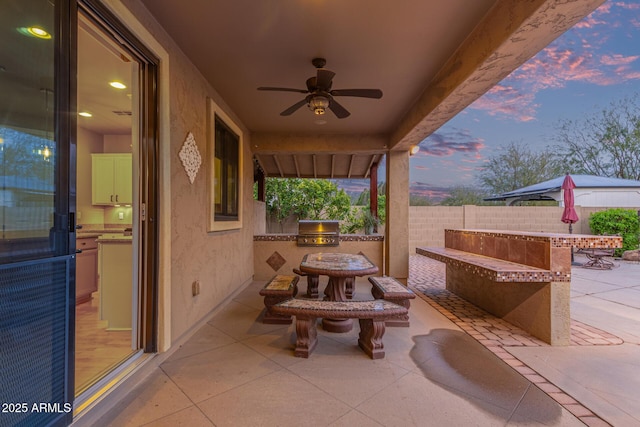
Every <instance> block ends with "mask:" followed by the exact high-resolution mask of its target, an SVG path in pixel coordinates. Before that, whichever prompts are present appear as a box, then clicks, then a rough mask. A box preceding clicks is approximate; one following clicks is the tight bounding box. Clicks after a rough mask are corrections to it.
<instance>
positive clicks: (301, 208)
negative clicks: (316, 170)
mask: <svg viewBox="0 0 640 427" xmlns="http://www.w3.org/2000/svg"><path fill="white" fill-rule="evenodd" d="M299 191H300V199H299V200H298V201H297V202H298V203H297V206H296V209H295V210H296V213H297V214H298V215H299V216H300V218H305V219H343V218H345V217H346V216H347V214H348V213H349V209H350V208H351V199H350V198H349V196H348V195H347V193H345V191H344V190H342V189H338V186H337V185H336V184H335V183H333V182H331V181H327V180H324V179H303V180H301V182H300V186H299Z"/></svg>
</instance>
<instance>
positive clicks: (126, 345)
mask: <svg viewBox="0 0 640 427" xmlns="http://www.w3.org/2000/svg"><path fill="white" fill-rule="evenodd" d="M99 311H100V296H99V293H98V292H95V293H94V295H93V298H92V299H90V300H89V301H87V302H83V303H82V304H78V305H76V342H75V345H76V348H75V355H76V359H75V390H76V394H79V393H81V392H82V391H83V390H85V389H86V388H88V387H89V386H91V385H92V384H93V383H94V382H95V381H96V380H98V379H100V378H102V377H103V376H104V375H105V374H106V373H107V372H109V371H111V370H112V369H114V368H115V367H116V366H118V365H119V364H120V363H122V361H124V360H126V359H127V357H129V356H130V355H131V354H132V353H133V350H132V349H131V346H132V343H131V330H128V331H109V330H107V323H108V322H107V321H106V320H100V313H99Z"/></svg>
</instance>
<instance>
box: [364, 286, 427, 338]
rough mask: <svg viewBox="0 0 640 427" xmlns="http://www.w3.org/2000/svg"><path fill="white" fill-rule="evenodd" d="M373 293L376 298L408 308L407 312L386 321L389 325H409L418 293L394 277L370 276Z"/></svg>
mask: <svg viewBox="0 0 640 427" xmlns="http://www.w3.org/2000/svg"><path fill="white" fill-rule="evenodd" d="M369 282H371V295H373V297H374V298H375V299H384V300H387V301H391V302H392V303H394V304H398V305H400V306H402V307H405V308H406V309H407V314H403V315H400V316H398V317H394V318H392V319H389V320H387V321H386V322H385V324H386V325H387V326H401V327H409V312H408V311H409V308H410V307H411V302H410V301H409V300H411V299H414V298H415V297H416V294H414V293H413V291H412V290H411V289H409V288H407V287H406V286H404V285H403V284H402V283H400V282H399V281H398V280H396V279H394V278H393V277H388V276H383V277H369Z"/></svg>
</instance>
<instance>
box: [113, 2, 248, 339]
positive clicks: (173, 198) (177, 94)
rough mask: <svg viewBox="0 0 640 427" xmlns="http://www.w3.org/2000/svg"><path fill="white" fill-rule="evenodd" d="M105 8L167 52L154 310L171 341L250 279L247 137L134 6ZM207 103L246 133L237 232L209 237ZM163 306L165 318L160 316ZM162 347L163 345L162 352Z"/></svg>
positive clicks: (161, 33) (210, 89)
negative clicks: (195, 153) (186, 151)
mask: <svg viewBox="0 0 640 427" xmlns="http://www.w3.org/2000/svg"><path fill="white" fill-rule="evenodd" d="M107 3H108V5H111V7H112V9H115V10H116V12H118V10H121V9H122V7H121V5H124V6H125V7H126V8H127V9H129V10H130V11H131V13H132V15H133V16H134V17H135V18H132V17H131V16H129V17H126V16H125V15H126V13H124V12H123V13H120V14H119V15H120V18H121V19H122V20H123V21H124V22H125V24H126V25H127V26H129V27H130V28H133V29H134V33H135V32H136V28H140V24H141V28H143V29H146V30H144V31H148V32H149V33H150V36H151V39H149V35H146V36H145V35H144V31H143V30H138V31H137V34H136V35H139V37H140V38H141V39H142V41H143V43H145V44H146V45H147V46H148V47H150V48H151V49H152V50H154V46H155V50H164V51H165V53H166V56H164V57H163V58H161V65H162V66H161V69H160V80H161V82H160V85H159V86H160V90H159V93H160V97H161V104H163V107H161V114H160V129H161V130H160V133H161V140H162V142H163V146H162V147H161V149H160V151H161V174H162V176H161V188H160V193H161V198H162V200H161V203H162V204H163V215H162V217H161V218H160V220H161V221H162V222H163V226H162V230H163V232H162V233H163V235H162V236H161V241H162V242H164V244H163V247H162V249H161V254H160V256H161V261H160V264H161V273H160V275H161V278H162V280H161V289H160V300H161V307H160V311H161V322H163V321H164V322H166V323H170V338H169V337H168V334H167V331H166V330H165V331H163V330H162V329H163V328H165V327H166V325H163V324H161V336H164V337H165V339H167V340H170V341H171V342H175V341H176V340H177V339H179V338H180V336H181V335H183V334H185V332H187V331H189V329H190V328H191V327H192V326H194V325H196V324H197V323H198V322H199V321H201V320H202V319H203V318H204V317H205V316H206V315H208V314H209V313H210V312H211V311H212V310H213V309H215V308H216V307H217V306H218V305H219V304H220V303H221V302H223V301H224V300H225V299H226V298H227V297H229V296H230V295H231V294H232V293H233V292H234V291H236V290H237V289H238V287H240V286H242V285H243V284H245V283H247V282H248V281H250V280H251V279H252V274H253V231H254V228H253V202H252V194H253V193H252V183H253V171H252V161H251V151H250V149H249V147H250V145H249V144H250V134H249V132H248V130H247V129H246V127H245V126H244V124H243V123H242V122H240V120H238V118H237V117H236V116H235V114H234V113H233V111H231V109H230V108H228V106H227V105H226V104H225V102H224V100H223V99H222V98H221V97H220V96H219V94H218V93H217V92H216V91H215V89H214V88H213V87H211V86H210V85H209V84H208V83H207V82H206V81H205V79H204V77H203V76H202V75H201V73H200V72H199V71H198V70H197V69H196V67H195V66H194V65H193V64H192V63H191V62H189V60H188V59H187V57H186V56H185V55H184V54H183V52H182V51H181V50H180V49H179V48H178V46H177V45H176V44H175V43H174V42H173V40H171V39H170V38H169V36H168V35H167V34H166V32H165V31H164V30H163V29H162V28H161V27H160V26H159V25H158V24H157V22H156V21H155V20H154V19H153V17H152V16H151V15H150V14H149V13H148V12H147V10H146V9H145V8H144V6H143V5H142V4H141V3H140V2H139V1H138V0H123V1H122V3H121V4H120V2H119V1H116V0H112V1H107ZM116 14H118V13H116ZM158 46H160V48H158ZM207 98H212V99H213V100H214V101H215V103H216V104H217V105H218V106H219V107H220V108H221V109H222V110H224V112H225V113H226V114H227V115H228V116H230V118H231V119H232V120H233V121H234V122H235V124H236V125H238V126H239V127H240V128H241V129H242V131H243V133H244V144H243V152H242V156H243V159H244V166H243V170H242V172H241V175H242V180H243V185H242V193H243V200H242V219H243V227H242V228H241V229H239V230H232V231H224V232H215V233H213V232H208V231H207V227H208V209H207V206H208V202H209V193H208V184H207V171H208V160H207V158H206V154H207V133H206V130H207ZM189 132H191V133H193V135H194V137H195V140H196V143H197V146H198V150H199V151H200V154H201V156H202V157H203V164H202V166H201V168H200V170H199V172H198V174H197V176H196V178H195V181H194V183H193V184H191V183H190V181H189V179H188V177H187V174H186V173H185V171H184V168H183V166H182V163H181V161H180V159H179V157H178V152H179V151H180V148H181V147H182V144H183V142H184V140H185V139H186V137H187V135H188V133H189ZM167 198H168V199H167ZM168 254H170V255H168ZM167 263H168V265H167ZM165 276H166V277H165ZM196 280H198V281H199V282H200V294H199V295H198V296H195V297H194V296H192V294H191V288H192V283H193V282H194V281H196ZM167 305H168V307H170V312H169V311H167V310H165V308H166V306H167ZM169 319H170V320H169ZM167 347H168V346H167V345H166V344H165V345H164V348H165V349H166V348H167Z"/></svg>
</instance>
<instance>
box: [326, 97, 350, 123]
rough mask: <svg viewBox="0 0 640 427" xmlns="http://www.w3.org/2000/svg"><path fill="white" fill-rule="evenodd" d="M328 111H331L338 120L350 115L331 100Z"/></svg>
mask: <svg viewBox="0 0 640 427" xmlns="http://www.w3.org/2000/svg"><path fill="white" fill-rule="evenodd" d="M329 109H330V110H331V111H333V114H335V115H336V117H337V118H339V119H344V118H345V117H349V116H350V115H351V113H350V112H348V111H347V109H346V108H344V107H343V106H342V105H340V104H338V103H337V102H336V100H335V99H333V98H331V99H330V100H329Z"/></svg>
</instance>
